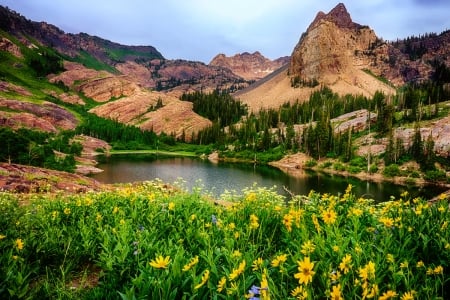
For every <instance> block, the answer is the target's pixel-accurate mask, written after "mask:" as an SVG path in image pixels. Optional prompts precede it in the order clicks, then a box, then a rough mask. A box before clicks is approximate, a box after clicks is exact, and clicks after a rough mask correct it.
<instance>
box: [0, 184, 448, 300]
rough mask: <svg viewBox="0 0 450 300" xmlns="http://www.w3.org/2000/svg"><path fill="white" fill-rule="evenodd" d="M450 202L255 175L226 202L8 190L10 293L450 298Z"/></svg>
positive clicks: (165, 193) (159, 190)
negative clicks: (252, 183) (375, 198)
mask: <svg viewBox="0 0 450 300" xmlns="http://www.w3.org/2000/svg"><path fill="white" fill-rule="evenodd" d="M449 221H450V212H449V205H448V200H447V199H446V197H445V196H444V195H443V196H442V197H441V200H440V201H439V202H437V203H434V204H429V203H428V202H426V201H424V200H421V199H410V198H409V197H408V195H407V193H405V194H403V195H402V197H401V199H390V200H389V201H386V202H384V203H380V204H376V203H374V202H372V201H371V200H367V199H362V198H359V199H358V198H356V197H355V196H354V195H352V193H351V186H349V187H348V188H347V190H346V191H345V192H344V193H343V194H341V195H330V194H319V193H315V192H313V191H312V192H311V193H310V194H309V195H308V196H301V197H300V196H297V197H294V198H293V199H292V200H290V201H289V202H286V200H285V199H284V198H283V197H282V196H280V195H278V194H276V193H275V192H274V191H273V190H272V189H266V188H258V187H252V188H248V189H245V190H243V191H242V195H232V194H229V193H226V194H224V195H222V196H221V198H220V199H218V200H214V201H213V200H212V199H210V198H209V197H208V196H206V195H203V193H202V190H201V188H200V187H199V188H197V189H194V191H193V192H191V193H187V192H185V191H183V189H182V188H169V187H167V186H165V185H164V184H163V183H161V182H159V181H153V182H146V183H143V184H141V185H137V186H122V187H120V188H117V189H115V190H112V191H104V192H95V193H94V192H92V193H87V194H80V195H68V196H66V195H63V194H57V195H54V194H34V195H18V194H10V193H2V194H0V253H1V254H0V255H1V256H0V296H1V298H3V299H8V298H14V299H18V298H20V299H22V298H28V299H31V298H34V299H44V298H47V299H243V298H244V297H248V298H251V297H253V298H252V299H258V298H259V299H327V298H332V299H444V298H446V299H448V297H449V294H448V292H447V290H449V287H450V286H449V273H450V272H449V267H450V244H449V241H450V231H449V230H448V223H449Z"/></svg>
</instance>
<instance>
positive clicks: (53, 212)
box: [52, 210, 58, 220]
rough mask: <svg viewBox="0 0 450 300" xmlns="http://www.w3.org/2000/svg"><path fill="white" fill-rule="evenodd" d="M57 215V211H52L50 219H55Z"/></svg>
mask: <svg viewBox="0 0 450 300" xmlns="http://www.w3.org/2000/svg"><path fill="white" fill-rule="evenodd" d="M56 217H58V212H57V211H56V210H54V211H52V220H55V219H56Z"/></svg>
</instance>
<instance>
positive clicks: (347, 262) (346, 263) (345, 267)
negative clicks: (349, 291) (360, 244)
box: [339, 254, 352, 274]
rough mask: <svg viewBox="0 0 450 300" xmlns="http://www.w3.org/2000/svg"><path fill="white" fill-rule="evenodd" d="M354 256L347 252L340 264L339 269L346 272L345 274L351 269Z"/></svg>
mask: <svg viewBox="0 0 450 300" xmlns="http://www.w3.org/2000/svg"><path fill="white" fill-rule="evenodd" d="M351 263H352V256H351V255H350V254H346V255H345V256H344V257H343V258H342V261H341V263H340V264H339V270H341V271H342V272H344V274H347V273H348V272H349V271H350V269H351V268H352V265H351Z"/></svg>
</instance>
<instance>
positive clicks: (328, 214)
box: [322, 208, 336, 224]
mask: <svg viewBox="0 0 450 300" xmlns="http://www.w3.org/2000/svg"><path fill="white" fill-rule="evenodd" d="M322 219H323V221H324V222H325V224H333V223H334V222H336V212H335V211H334V210H333V209H331V208H330V209H328V210H325V211H323V212H322Z"/></svg>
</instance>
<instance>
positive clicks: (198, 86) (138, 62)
mask: <svg viewBox="0 0 450 300" xmlns="http://www.w3.org/2000/svg"><path fill="white" fill-rule="evenodd" d="M0 29H1V30H3V31H5V32H7V33H9V34H11V35H13V36H14V37H16V38H17V39H18V40H19V41H20V42H22V43H23V44H25V45H27V46H29V47H32V45H33V44H35V43H36V42H38V43H40V44H42V45H46V46H49V47H51V48H53V49H55V50H56V51H58V52H59V53H61V54H63V55H64V58H65V59H67V60H70V61H75V62H79V63H82V64H83V65H84V66H86V67H88V68H93V69H96V70H106V71H109V72H111V73H115V74H123V75H128V76H132V77H135V78H136V80H137V82H138V83H140V84H141V85H142V86H144V87H147V88H152V89H156V90H159V91H163V90H164V91H169V90H179V91H190V90H215V89H223V90H231V91H235V90H237V89H240V88H243V87H246V86H248V85H249V83H248V82H247V81H246V80H245V79H243V78H241V77H240V76H237V75H235V74H233V73H232V72H231V71H230V70H228V69H226V68H223V67H220V66H209V65H206V64H204V63H201V62H193V61H186V60H167V59H165V58H164V57H163V55H162V54H161V53H160V52H159V51H158V50H156V48H154V47H152V46H127V45H121V44H118V43H114V42H111V41H108V40H105V39H102V38H100V37H96V36H91V35H89V34H87V33H78V34H71V33H65V32H64V31H62V30H61V29H59V28H58V27H56V26H54V25H51V24H48V23H46V22H35V21H31V20H28V19H26V18H25V17H23V16H22V15H20V14H18V13H16V12H14V11H11V10H9V9H8V8H6V7H3V6H0Z"/></svg>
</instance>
